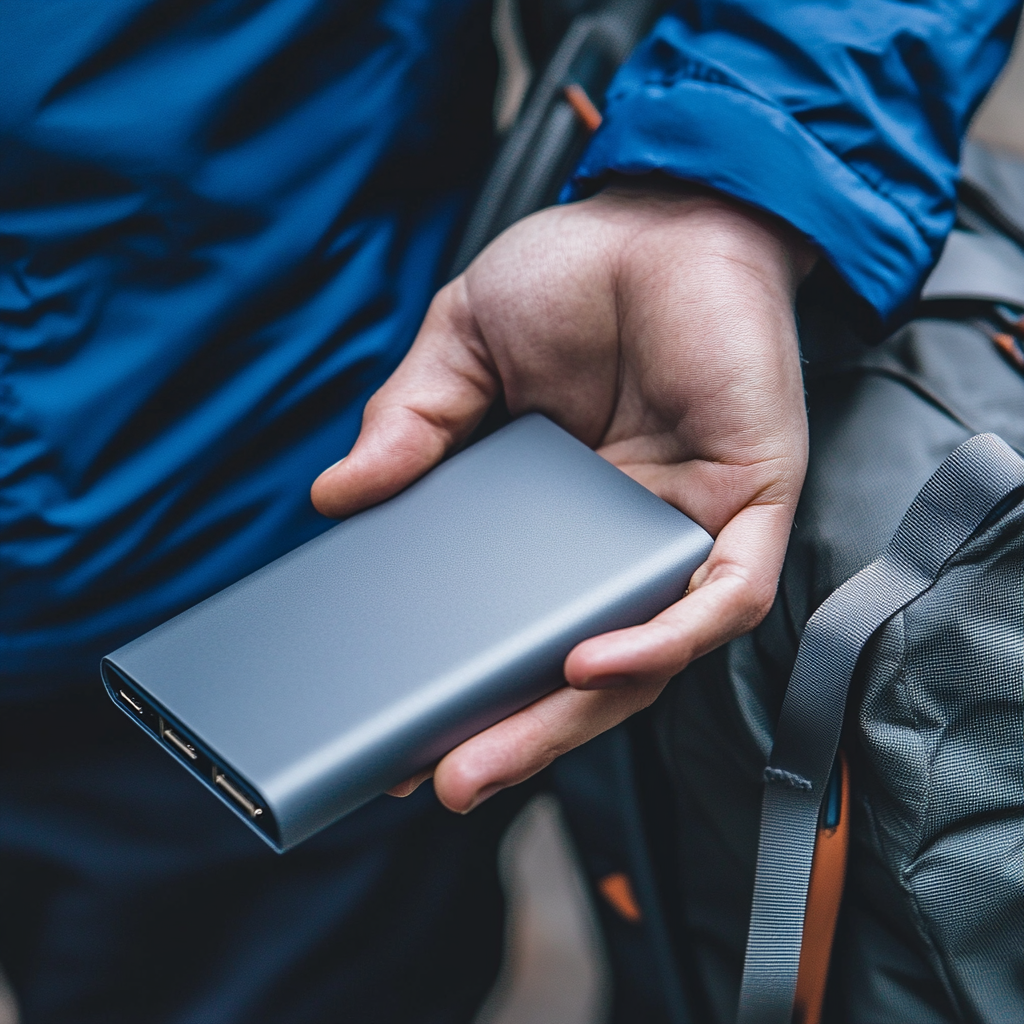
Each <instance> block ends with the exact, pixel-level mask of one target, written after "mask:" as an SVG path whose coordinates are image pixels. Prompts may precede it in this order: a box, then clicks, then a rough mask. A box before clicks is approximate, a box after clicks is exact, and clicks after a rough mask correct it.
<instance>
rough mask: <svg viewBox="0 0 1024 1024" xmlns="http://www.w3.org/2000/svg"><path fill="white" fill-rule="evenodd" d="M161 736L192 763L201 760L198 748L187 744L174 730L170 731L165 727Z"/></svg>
mask: <svg viewBox="0 0 1024 1024" xmlns="http://www.w3.org/2000/svg"><path fill="white" fill-rule="evenodd" d="M160 735H161V736H163V738H164V739H165V740H167V742H168V743H170V745H171V746H172V747H174V749H175V750H177V751H178V752H179V753H182V754H184V755H185V756H186V757H187V758H188V759H189V760H190V761H198V760H199V752H198V751H197V750H196V748H195V747H193V746H192V744H191V743H187V742H186V741H185V740H183V739H182V738H181V737H180V736H179V735H178V734H177V733H176V732H175V731H174V730H173V729H169V728H168V727H167V726H166V725H164V726H163V729H162V730H161V733H160Z"/></svg>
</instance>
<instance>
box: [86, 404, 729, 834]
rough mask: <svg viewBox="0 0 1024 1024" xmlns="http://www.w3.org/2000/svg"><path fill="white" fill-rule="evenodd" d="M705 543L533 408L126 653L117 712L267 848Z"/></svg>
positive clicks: (508, 685) (474, 714)
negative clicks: (223, 806) (119, 711)
mask: <svg viewBox="0 0 1024 1024" xmlns="http://www.w3.org/2000/svg"><path fill="white" fill-rule="evenodd" d="M711 545H712V540H711V538H710V537H709V536H708V534H707V533H705V532H704V530H702V529H701V528H700V527H699V526H697V525H696V524H695V523H694V522H693V521H692V520H690V519H688V518H687V517H686V516H685V515H683V514H682V513H681V512H679V511H678V510H676V509H675V508H673V507H672V506H670V505H668V504H666V503H665V502H664V501H662V500H661V499H660V498H658V497H657V496H655V495H654V494H652V493H651V492H650V491H648V490H646V489H645V488H643V487H642V486H640V485H639V484H638V483H636V482H635V481H633V480H631V479H630V478H629V477H628V476H626V475H625V474H624V473H622V472H620V471H619V470H618V469H616V468H615V467H614V466H612V465H611V464H610V463H608V462H606V461H605V460H604V459H602V458H601V457H600V456H599V455H597V454H596V453H594V452H593V451H591V450H590V449H589V448H587V447H586V445H584V444H581V443H580V442H579V441H577V440H576V439H575V438H573V437H572V436H571V435H569V434H567V433H566V432H565V431H564V430H562V429H561V428H559V427H557V426H556V425H555V424H554V423H552V422H551V421H550V420H547V419H545V418H544V417H542V416H540V415H537V414H531V415H528V416H524V417H523V418H521V419H519V420H517V421H515V422H513V423H511V424H509V425H508V426H506V427H504V428H502V429H501V430H499V431H497V432H496V433H494V434H491V435H490V436H489V437H486V438H484V439H483V440H482V441H479V442H478V443H477V444H475V445H473V446H472V447H470V448H467V449H465V450H464V451H462V452H460V453H459V454H457V455H455V456H453V457H452V458H451V459H449V460H448V461H446V462H443V463H441V465H439V466H437V467H436V468H435V469H434V470H432V471H431V472H430V473H429V474H427V475H426V476H425V477H423V478H422V479H421V480H419V481H417V482H416V483H414V484H413V485H412V486H410V487H409V488H407V489H406V490H405V491H403V492H402V493H401V494H399V495H397V496H396V497H394V498H392V499H391V500H389V501H387V502H384V503H383V504H381V505H377V506H376V507H374V508H371V509H368V510H366V511H365V512H360V513H359V514H357V515H354V516H352V517H351V518H350V519H347V520H345V521H344V522H342V523H340V524H339V525H337V526H335V527H333V528H332V529H329V530H327V531H326V532H325V533H323V534H321V535H320V536H319V537H317V538H315V539H314V540H311V541H309V542H308V543H307V544H304V545H303V546H302V547H299V548H296V549H295V550H294V551H292V552H290V553H289V554H287V555H284V556H283V557H282V558H279V559H277V561H275V562H272V563H270V564H269V565H267V566H265V567H264V568H262V569H260V570H258V571H257V572H254V573H253V574H252V575H251V576H247V577H246V578H245V579H243V580H240V581H239V582H238V583H235V584H234V585H232V586H230V587H228V588H227V589H225V590H222V591H221V592H220V593H218V594H215V595H214V596H213V597H210V598H208V599H207V600H205V601H203V602H202V603H200V604H198V605H196V606H195V607H193V608H190V609H189V610H187V611H185V612H182V613H181V614H180V615H178V616H176V617H175V618H173V619H171V620H170V621H168V622H166V623H164V624H163V625H161V626H158V627H157V628H156V629H153V630H151V631H150V632H149V633H146V634H145V635H144V636H141V637H139V639H137V640H134V641H132V642H131V643H129V644H126V645H125V646H124V647H121V648H120V649H118V650H117V651H115V652H114V653H113V654H110V655H108V656H107V657H106V658H104V659H103V662H102V667H101V671H102V675H103V681H104V684H105V685H106V687H107V691H108V692H109V694H110V696H111V698H112V699H113V700H114V703H115V704H117V706H118V707H120V708H121V710H122V711H124V712H125V713H126V714H127V715H128V716H129V717H130V718H131V719H132V720H133V721H135V722H136V724H138V725H139V726H141V727H142V728H143V729H145V730H147V731H148V732H149V733H150V734H151V735H152V736H153V737H154V738H155V739H156V740H157V741H158V742H159V743H160V744H161V745H162V746H163V747H164V749H165V750H167V751H168V752H169V753H170V754H172V755H173V756H174V757H176V758H177V759H178V760H179V761H180V762H181V763H182V764H183V765H184V766H185V767H186V768H188V769H189V770H190V771H192V772H193V773H194V774H195V775H196V776H197V777H198V778H199V779H200V780H202V782H203V783H204V784H205V785H206V786H207V787H208V788H209V789H210V790H212V791H213V792H214V793H215V794H217V796H219V797H220V798H221V799H222V800H223V801H224V803H225V804H226V805H227V806H228V807H230V808H231V809H232V810H233V811H234V812H235V813H236V814H237V815H238V816H239V817H241V818H242V820H243V821H245V822H246V823H247V824H248V825H249V826H250V827H251V828H253V829H254V830H255V831H256V832H257V833H258V834H259V835H260V836H261V837H262V838H263V839H264V840H265V841H266V842H267V843H269V844H270V846H272V847H273V848H274V849H275V850H277V851H278V852H283V851H284V850H287V849H288V848H290V847H292V846H294V845H295V844H297V843H299V842H301V841H302V840H303V839H306V838H308V837H309V836H311V835H312V834H313V833H315V832H317V831H318V830H319V829H322V828H324V827H325V826H327V825H329V824H331V823H332V822H334V821H336V820H337V819H338V818H340V817H341V816H342V815H344V814H347V813H348V812H350V811H352V810H354V809H355V808H357V807H359V806H360V805H362V804H364V803H365V802H366V801H368V800H370V799H372V798H373V797H375V796H377V795H379V794H380V793H382V792H384V790H386V789H387V788H389V787H390V786H393V785H395V784H396V783H398V782H401V781H402V780H403V779H405V778H407V777H408V776H410V775H412V774H413V773H414V772H416V771H419V770H420V769H422V768H424V767H425V766H427V765H429V764H431V763H433V762H434V761H436V760H437V759H438V758H439V757H441V756H442V755H443V754H444V753H446V752H447V751H449V750H451V749H452V747H454V746H456V745H457V744H459V743H461V742H462V741H463V740H465V739H467V738H468V737H470V736H472V735H473V734H475V733H477V732H479V731H480V730H482V729H485V728H487V727H488V726H490V725H493V724H494V723H495V722H497V721H499V720H500V719H502V718H504V717H506V716H507V715H509V714H511V713H512V712H513V711H516V710H518V709H519V708H522V707H524V706H525V705H527V704H529V703H531V702H532V701H534V700H536V699H537V698H539V697H541V696H542V695H543V694H545V693H547V692H549V691H551V690H552V689H554V688H556V687H557V686H559V685H560V684H561V683H562V681H563V675H562V663H563V661H564V659H565V657H566V655H567V654H568V653H569V651H570V650H571V649H572V648H573V647H574V646H575V645H576V644H577V643H579V642H580V641H581V640H584V639H586V638H587V637H590V636H594V635H596V634H598V633H602V632H605V631H606V630H609V629H616V628H619V627H622V626H629V625H635V624H637V623H640V622H644V621H646V620H647V619H649V618H650V617H651V616H652V615H654V614H656V613H657V612H659V611H661V610H662V609H663V608H665V607H667V606H668V605H669V604H671V603H672V602H673V601H676V600H678V599H679V598H680V597H681V596H682V594H683V592H684V591H685V589H686V586H687V584H688V582H689V579H690V576H691V574H692V573H693V571H694V569H696V568H697V566H698V565H700V564H701V563H702V562H703V561H704V560H705V559H706V558H707V556H708V553H709V552H710V550H711Z"/></svg>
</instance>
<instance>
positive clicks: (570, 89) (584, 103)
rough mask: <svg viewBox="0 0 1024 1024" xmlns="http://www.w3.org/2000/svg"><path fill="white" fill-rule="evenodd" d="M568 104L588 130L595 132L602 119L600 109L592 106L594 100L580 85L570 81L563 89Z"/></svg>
mask: <svg viewBox="0 0 1024 1024" xmlns="http://www.w3.org/2000/svg"><path fill="white" fill-rule="evenodd" d="M562 91H563V92H564V93H565V98H566V99H567V100H568V101H569V106H570V107H572V109H573V110H574V111H576V116H577V117H578V118H579V119H580V120H581V121H582V122H583V124H584V125H585V126H586V129H587V131H588V132H596V131H597V129H598V128H600V127H601V122H602V121H603V120H604V118H603V117H601V111H600V110H598V109H597V107H595V106H594V101H593V100H592V99H591V98H590V97H589V96H588V95H587V93H586V90H585V89H584V88H583V86H582V85H577V84H576V83H575V82H570V83H569V84H568V85H567V86H566V87H565V88H564V89H563V90H562Z"/></svg>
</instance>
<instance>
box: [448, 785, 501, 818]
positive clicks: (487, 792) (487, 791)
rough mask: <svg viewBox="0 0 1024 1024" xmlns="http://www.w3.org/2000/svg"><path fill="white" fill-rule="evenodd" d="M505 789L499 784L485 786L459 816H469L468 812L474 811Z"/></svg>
mask: <svg viewBox="0 0 1024 1024" xmlns="http://www.w3.org/2000/svg"><path fill="white" fill-rule="evenodd" d="M504 788H505V787H504V786H502V785H501V784H500V783H497V784H495V785H493V786H485V787H484V788H483V789H481V790H480V792H479V793H477V795H476V796H475V797H474V798H473V802H472V803H471V804H470V805H469V806H468V807H467V808H466V809H465V810H464V811H460V812H459V813H460V814H469V812H470V811H475V810H476V809H477V808H478V807H479V806H480V805H481V804H482V803H483V802H484V801H485V800H490V798H491V797H492V796H494V794H495V793H498V792H500V791H501V790H503V789H504Z"/></svg>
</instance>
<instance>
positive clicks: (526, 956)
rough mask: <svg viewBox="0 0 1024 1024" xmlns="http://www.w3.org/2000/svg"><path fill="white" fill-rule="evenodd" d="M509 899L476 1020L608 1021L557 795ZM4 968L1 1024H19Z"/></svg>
mask: <svg viewBox="0 0 1024 1024" xmlns="http://www.w3.org/2000/svg"><path fill="white" fill-rule="evenodd" d="M494 37H495V41H496V43H497V45H498V49H499V53H500V55H501V65H502V71H501V77H500V80H499V88H498V95H497V98H496V102H495V123H496V125H497V127H498V129H499V131H500V130H504V129H507V128H508V127H509V125H511V124H512V122H513V121H514V120H515V115H516V112H517V111H518V109H519V106H520V104H521V102H522V99H523V96H524V95H525V93H526V90H527V88H528V87H529V83H530V76H531V73H532V69H531V68H530V65H529V61H528V59H527V58H526V51H525V48H524V46H523V44H522V39H521V34H520V30H519V26H518V21H517V15H516V4H515V0H496V3H495V7H494ZM971 135H972V137H974V138H976V139H978V140H979V141H981V142H984V143H986V144H987V145H990V146H995V147H998V148H1001V149H1007V150H1012V151H1014V152H1016V153H1017V154H1019V155H1020V156H1021V157H1022V158H1024V45H1022V33H1020V32H1018V36H1017V45H1016V47H1015V48H1014V53H1013V56H1012V57H1011V59H1010V63H1009V65H1008V66H1007V68H1006V70H1005V71H1004V72H1003V75H1002V77H1001V78H1000V80H999V82H998V83H997V85H996V87H995V89H994V90H993V91H992V92H991V93H990V94H989V97H988V99H987V100H986V101H985V103H984V105H983V106H982V108H981V110H980V111H979V112H978V115H977V117H976V118H975V120H974V122H973V124H972V126H971ZM500 857H501V871H502V877H503V880H504V884H505V890H506V894H507V897H508V907H509V914H508V924H507V934H508V940H507V943H506V954H505V962H504V965H503V967H502V971H501V975H500V977H499V978H498V981H497V983H496V985H495V987H494V990H493V991H492V992H491V995H490V997H489V999H488V1000H487V1002H486V1004H485V1005H484V1007H483V1008H482V1009H481V1011H480V1013H479V1014H478V1016H477V1019H476V1024H603V1022H604V1020H605V1019H606V1016H607V1006H608V993H609V985H610V979H609V974H608V967H607V963H606V960H605V954H604V950H603V948H602V945H601V938H600V935H599V932H598V928H597V922H596V917H595V914H594V909H593V906H592V904H591V902H590V896H589V894H588V891H587V888H586V885H585V883H584V880H583V875H582V873H581V871H580V868H579V865H578V863H577V861H576V857H575V854H574V852H573V849H572V843H571V841H570V839H569V836H568V832H567V831H566V828H565V825H564V823H563V821H562V817H561V813H560V811H559V808H558V804H557V801H556V800H555V799H554V798H553V797H551V796H546V795H543V796H538V797H536V798H534V800H532V801H531V802H530V803H529V804H528V805H527V806H526V807H525V808H524V809H523V811H522V813H521V814H520V815H519V817H518V818H517V819H516V820H515V821H514V822H513V823H512V825H511V827H510V828H509V830H508V832H507V834H506V835H505V839H504V841H503V843H502V848H501V854H500ZM17 1021H18V1013H17V1006H16V1004H15V1001H14V998H13V996H12V995H11V993H10V990H9V989H8V988H7V986H6V984H5V983H4V980H3V975H2V973H0V1024H17Z"/></svg>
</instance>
